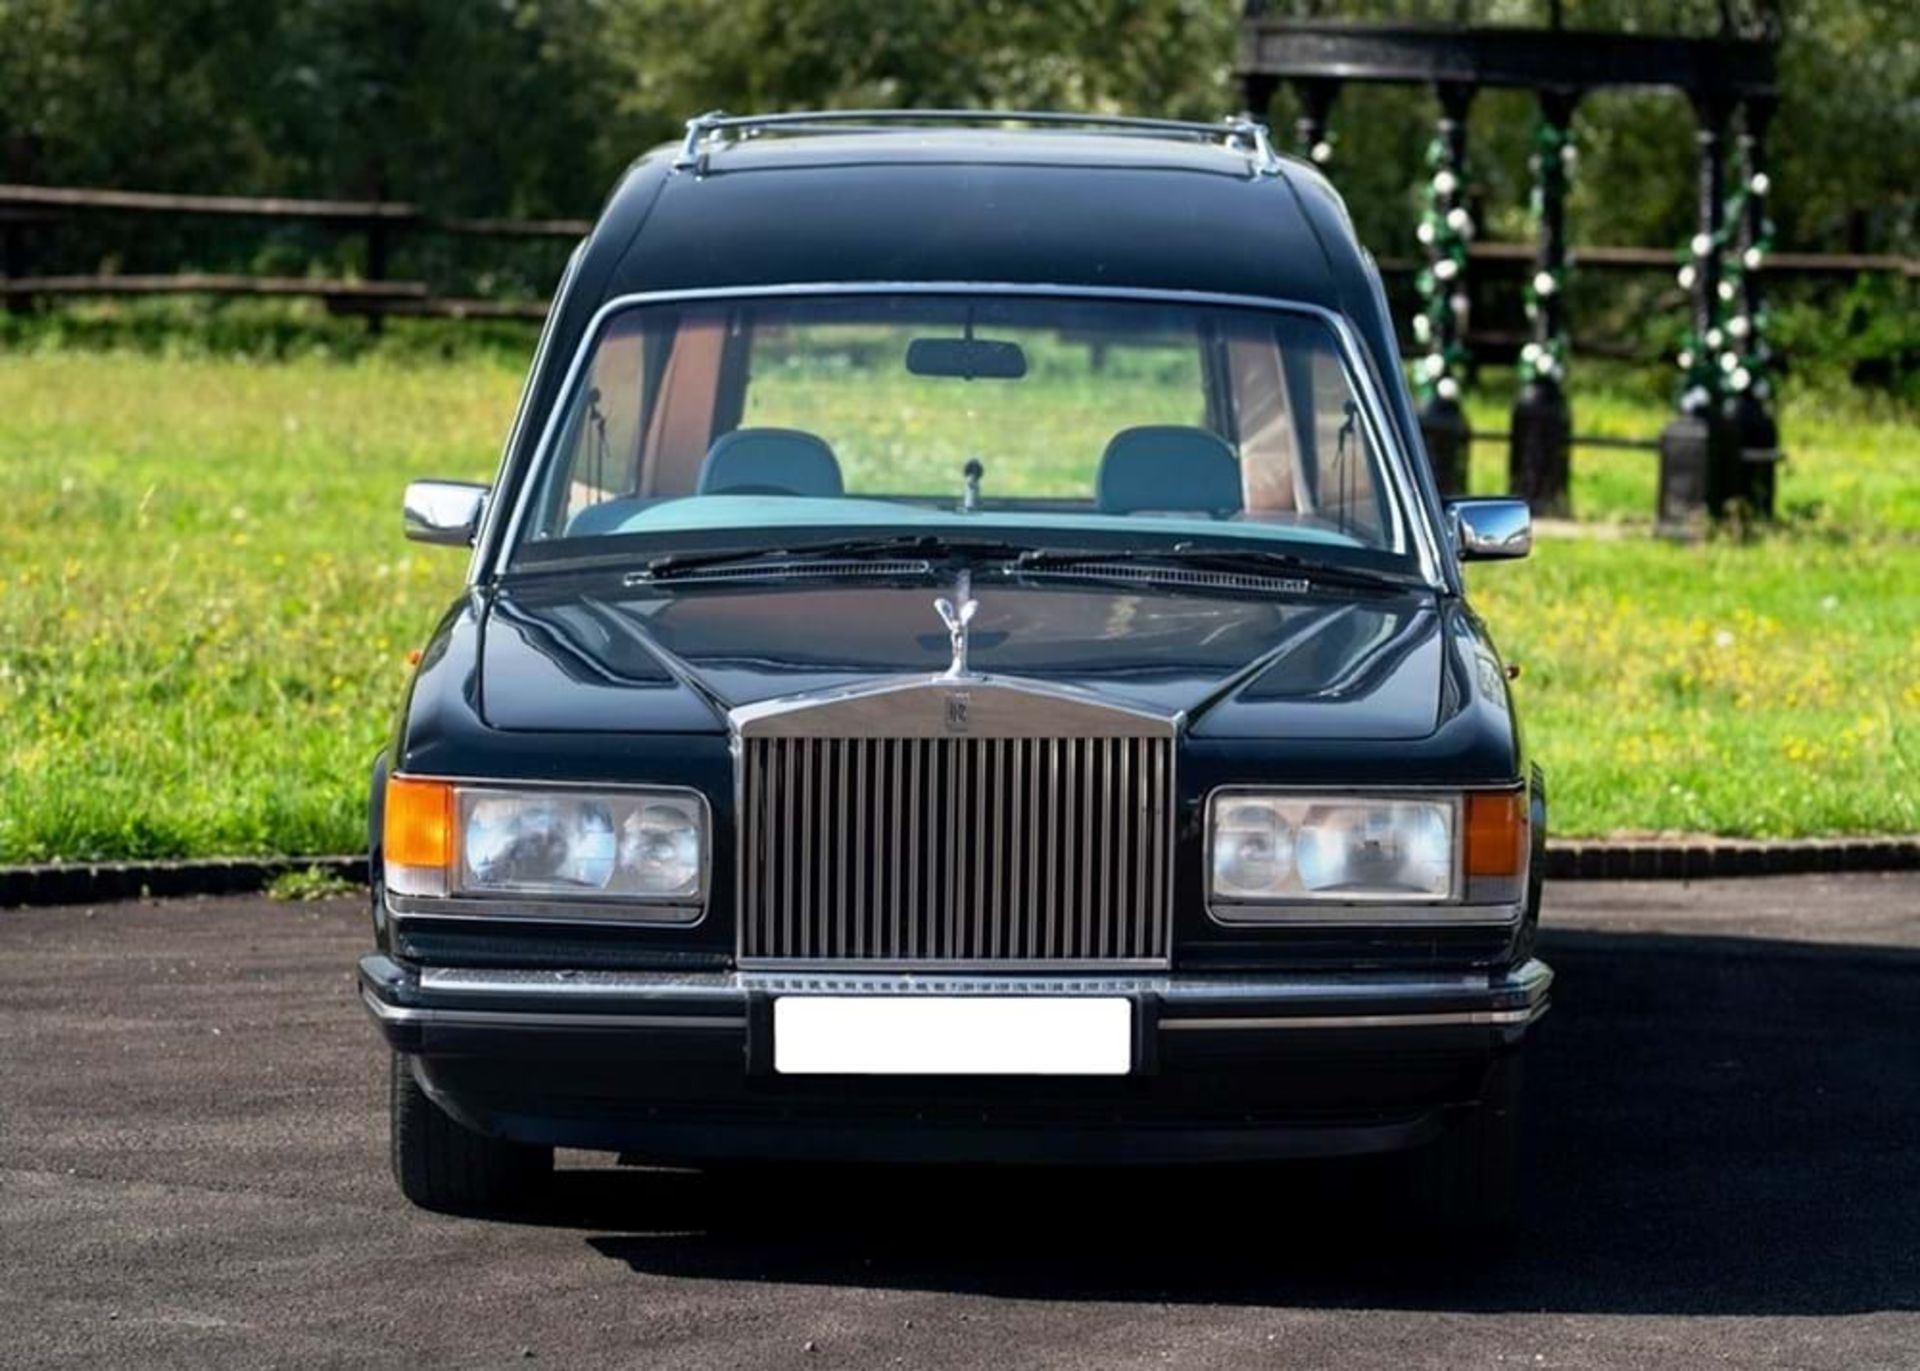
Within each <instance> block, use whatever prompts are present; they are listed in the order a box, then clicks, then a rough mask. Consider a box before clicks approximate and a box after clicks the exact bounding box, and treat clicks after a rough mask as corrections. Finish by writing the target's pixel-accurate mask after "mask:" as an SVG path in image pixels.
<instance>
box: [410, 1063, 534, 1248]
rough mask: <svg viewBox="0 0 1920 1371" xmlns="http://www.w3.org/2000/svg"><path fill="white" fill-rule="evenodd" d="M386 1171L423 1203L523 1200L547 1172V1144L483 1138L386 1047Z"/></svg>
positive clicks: (504, 1205)
mask: <svg viewBox="0 0 1920 1371" xmlns="http://www.w3.org/2000/svg"><path fill="white" fill-rule="evenodd" d="M389 1101H390V1121H391V1128H392V1141H393V1177H394V1179H395V1180H396V1181H398V1182H399V1183H400V1193H401V1194H403V1195H405V1196H406V1197H407V1198H408V1199H409V1200H411V1201H413V1202H414V1203H415V1204H417V1205H419V1206H420V1207H421V1208H422V1209H436V1210H441V1211H444V1212H446V1213H451V1214H490V1213H498V1212H501V1211H505V1210H510V1209H513V1208H516V1207H518V1206H521V1205H524V1204H526V1203H527V1202H528V1201H529V1200H530V1199H532V1198H533V1197H534V1196H535V1195H537V1194H538V1193H539V1191H540V1189H541V1187H542V1185H543V1184H544V1182H545V1181H546V1180H547V1179H548V1178H549V1177H550V1176H551V1175H552V1174H553V1149H552V1148H551V1147H533V1146H529V1145H528V1144H525V1143H515V1142H507V1141H506V1140H504V1139H501V1138H489V1137H487V1136H485V1135H484V1134H480V1133H476V1132H474V1131H473V1130H472V1129H470V1128H467V1127H466V1126H464V1125H462V1124H460V1123H457V1122H455V1121H454V1120H453V1119H452V1118H450V1117H448V1115H447V1113H446V1112H445V1111H444V1110H442V1109H441V1108H440V1106H439V1105H437V1104H435V1103H434V1102H433V1101H432V1100H431V1099H429V1098H428V1097H427V1092H426V1091H424V1090H422V1089H421V1088H420V1083H419V1082H418V1081H416V1080H415V1079H414V1078H413V1070H412V1068H411V1067H410V1066H408V1064H407V1059H406V1058H405V1057H404V1056H402V1055H401V1054H400V1053H398V1052H395V1053H393V1054H392V1065H391V1077H390V1089H389Z"/></svg>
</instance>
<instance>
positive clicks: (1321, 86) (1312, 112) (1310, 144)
mask: <svg viewBox="0 0 1920 1371" xmlns="http://www.w3.org/2000/svg"><path fill="white" fill-rule="evenodd" d="M1293 85H1294V89H1295V91H1297V92H1298V94H1299V96H1300V115H1299V117H1298V118H1297V119H1295V120H1294V121H1293V137H1294V141H1295V143H1296V144H1298V146H1299V148H1300V155H1301V156H1302V157H1305V158H1306V159H1307V160H1309V161H1311V162H1313V163H1315V164H1316V165H1320V166H1325V165H1326V164H1327V162H1328V161H1330V160H1331V159H1332V157H1333V144H1332V143H1331V142H1329V141H1328V140H1327V120H1328V119H1329V118H1330V117H1331V116H1332V114H1333V102H1334V100H1335V99H1337V98H1338V97H1339V95H1340V82H1339V81H1337V80H1335V79H1333V78H1331V77H1309V78H1307V79H1305V80H1300V81H1295V82H1294V83H1293Z"/></svg>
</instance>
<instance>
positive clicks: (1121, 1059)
mask: <svg viewBox="0 0 1920 1371" xmlns="http://www.w3.org/2000/svg"><path fill="white" fill-rule="evenodd" d="M1132 1067H1133V1005H1132V1002H1131V1001H1129V1000H1125V999H1108V998H1093V997H1075V998H1070V999H1048V998H1045V997H1040V996H1025V995H897V996H895V995H783V996H780V997H779V998H777V999H775V1000H774V1002H773V1069H774V1070H775V1071H776V1072H778V1073H779V1074H781V1075H783V1076H819V1075H854V1076H1124V1075H1126V1074H1127V1072H1128V1071H1130V1070H1131V1069H1132Z"/></svg>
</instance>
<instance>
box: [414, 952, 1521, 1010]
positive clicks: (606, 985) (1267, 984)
mask: <svg viewBox="0 0 1920 1371" xmlns="http://www.w3.org/2000/svg"><path fill="white" fill-rule="evenodd" d="M1033 966H1034V968H1035V970H1036V971H1038V972H1041V973H1044V974H1025V975H1020V974H1014V975H1007V974H1000V973H1004V972H1006V971H1007V970H1008V969H1009V967H1008V964H1007V963H1005V962H998V963H994V964H993V966H992V971H993V973H995V974H984V975H969V974H965V973H962V972H958V971H949V970H945V969H942V970H936V971H924V970H923V971H913V972H898V971H897V972H890V973H878V974H876V973H875V972H874V971H870V970H867V969H864V968H860V967H851V966H848V965H847V964H846V963H844V962H842V963H837V964H835V965H834V966H833V967H831V968H823V969H819V970H808V969H804V968H801V967H796V966H793V965H790V964H786V963H782V964H780V965H779V966H778V967H772V968H767V969H765V970H755V969H742V970H739V971H599V970H578V971H575V970H518V969H511V970H509V969H500V968H494V967H427V968H424V969H423V970H422V971H421V972H420V988H421V989H423V990H430V991H443V992H449V993H458V994H461V995H476V996H487V995H515V996H524V995H529V994H532V995H541V996H545V995H554V996H558V997H562V998H577V997H579V996H583V995H608V996H618V995H630V994H644V995H649V996H661V997H682V996H686V997H709V998H710V997H712V996H716V995H730V994H740V993H744V992H747V991H756V990H758V991H781V992H784V993H788V994H838V995H845V994H872V995H924V994H937V995H965V994H981V995H1072V994H1102V995H1113V994H1129V995H1134V994H1137V995H1158V996H1159V997H1160V998H1161V999H1162V1000H1164V1001H1165V1002H1166V1003H1167V1004H1168V1005H1169V1006H1170V1007H1174V1008H1179V1009H1187V1008H1193V1007H1198V1006H1205V1005H1209V1004H1222V1003H1230V1002H1233V1001H1236V1000H1245V999H1248V998H1250V997H1258V996H1269V997H1277V998H1287V999H1299V1000H1351V999H1381V998H1388V999H1391V998H1402V997H1412V998H1434V997H1451V996H1458V995H1472V994H1480V993H1485V994H1501V995H1507V996H1523V997H1525V998H1526V999H1527V1000H1528V1001H1529V1002H1536V1003H1537V1002H1539V1001H1540V1000H1542V999H1543V998H1544V997H1545V995H1546V993H1547V991H1548V990H1549V989H1550V988H1551V987H1552V985H1553V979H1554V976H1553V969H1552V968H1551V967H1549V966H1548V965H1547V964H1546V963H1545V962H1542V961H1540V960H1538V959H1537V958H1536V959H1534V960H1531V961H1529V962H1527V963H1525V964H1524V965H1522V966H1520V967H1518V968H1517V969H1515V970H1514V971H1513V972H1512V973H1511V975H1509V976H1505V977H1502V978H1499V979H1498V980H1497V981H1496V980H1495V979H1493V978H1491V977H1489V976H1487V975H1486V974H1484V973H1483V974H1479V975H1475V974H1472V973H1468V972H1460V973H1456V974H1451V975H1428V976H1418V977H1380V976H1369V975H1362V974H1357V973H1356V974H1350V975H1339V974H1323V975H1320V976H1317V977H1316V976H1295V975H1271V976H1259V975H1247V974H1244V973H1242V974H1239V975H1236V976H1233V977H1213V976H1205V977H1200V976H1186V977H1176V976H1171V975H1169V974H1168V973H1167V972H1165V971H1164V970H1158V971H1155V972H1153V973H1152V974H1146V975H1131V974H1126V972H1125V969H1124V968H1122V967H1118V966H1116V965H1115V964H1114V963H1112V962H1105V963H1101V964H1099V965H1098V966H1094V967H1089V968H1088V969H1087V971H1086V972H1075V971H1073V970H1071V969H1067V968H1063V967H1062V966H1061V964H1060V963H1058V962H1040V963H1034V964H1033ZM1496 1012H1505V1011H1496Z"/></svg>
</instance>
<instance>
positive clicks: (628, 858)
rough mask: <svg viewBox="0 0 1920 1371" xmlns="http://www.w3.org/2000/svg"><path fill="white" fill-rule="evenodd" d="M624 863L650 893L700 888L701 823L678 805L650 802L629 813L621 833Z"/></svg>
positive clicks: (657, 893) (636, 880)
mask: <svg viewBox="0 0 1920 1371" xmlns="http://www.w3.org/2000/svg"><path fill="white" fill-rule="evenodd" d="M620 864H621V865H622V866H624V867H625V868H627V869H628V870H629V871H631V872H632V873H633V879H634V884H635V886H636V888H637V889H638V890H639V891H640V892H641V893H642V894H647V895H673V894H678V893H681V892H684V891H692V890H694V889H696V888H697V887H698V885H699V881H700V827H699V824H698V822H697V821H696V819H695V816H694V815H693V814H692V813H690V812H688V811H687V810H686V809H684V808H682V807H680V806H678V805H670V804H649V805H643V806H642V807H641V808H639V809H637V810H635V811H634V812H633V813H631V814H629V815H628V816H627V819H626V823H625V825H624V830H623V832H622V833H621V835H620Z"/></svg>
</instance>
